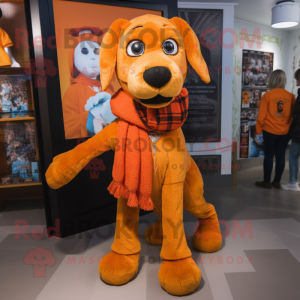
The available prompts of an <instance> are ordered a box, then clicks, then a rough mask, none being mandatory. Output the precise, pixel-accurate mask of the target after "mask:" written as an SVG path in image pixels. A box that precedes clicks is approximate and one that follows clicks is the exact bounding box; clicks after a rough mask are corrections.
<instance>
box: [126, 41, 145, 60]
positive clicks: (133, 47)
mask: <svg viewBox="0 0 300 300" xmlns="http://www.w3.org/2000/svg"><path fill="white" fill-rule="evenodd" d="M144 48H145V47H144V44H143V43H142V42H141V41H139V40H133V41H131V42H130V43H129V44H128V46H127V54H128V55H129V56H140V55H142V54H143V53H144Z"/></svg>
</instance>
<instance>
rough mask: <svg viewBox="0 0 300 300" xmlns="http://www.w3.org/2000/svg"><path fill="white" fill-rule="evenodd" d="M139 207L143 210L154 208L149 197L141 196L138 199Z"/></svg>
mask: <svg viewBox="0 0 300 300" xmlns="http://www.w3.org/2000/svg"><path fill="white" fill-rule="evenodd" d="M139 205H140V208H141V209H143V210H147V211H151V210H153V209H154V204H153V201H152V199H151V197H141V198H140V201H139Z"/></svg>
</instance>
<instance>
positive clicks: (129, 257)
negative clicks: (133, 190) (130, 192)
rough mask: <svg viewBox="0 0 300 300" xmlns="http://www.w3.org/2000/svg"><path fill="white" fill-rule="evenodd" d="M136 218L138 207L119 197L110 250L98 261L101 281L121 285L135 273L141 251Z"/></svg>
mask: <svg viewBox="0 0 300 300" xmlns="http://www.w3.org/2000/svg"><path fill="white" fill-rule="evenodd" d="M138 220H139V208H137V207H129V206H128V205H127V199H124V198H122V197H120V198H119V199H118V208H117V220H116V231H115V239H114V242H113V244H112V246H111V249H112V251H111V252H109V253H108V254H106V255H105V256H104V257H103V258H102V259H101V261H100V263H99V274H100V276H101V278H102V279H103V281H105V282H107V283H109V284H113V285H121V284H125V283H127V282H128V281H130V280H131V279H132V278H133V277H134V276H135V275H136V274H137V271H138V266H139V257H140V251H141V243H140V241H139V238H138Z"/></svg>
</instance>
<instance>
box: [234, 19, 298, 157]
mask: <svg viewBox="0 0 300 300" xmlns="http://www.w3.org/2000/svg"><path fill="white" fill-rule="evenodd" d="M234 29H235V31H236V33H237V35H238V42H237V45H236V46H235V48H234V50H233V68H237V69H236V70H237V72H234V74H233V82H232V89H233V99H232V104H233V105H232V126H233V128H232V135H233V139H237V141H238V142H239V140H240V110H241V85H242V79H241V76H242V74H238V70H239V68H242V50H243V49H251V50H257V51H265V52H273V53H274V70H276V69H282V70H284V71H285V72H286V74H287V81H288V82H287V86H286V89H287V90H288V91H290V92H292V77H293V71H292V69H291V66H292V62H291V59H292V58H291V56H292V54H291V36H292V35H291V33H290V31H284V30H280V29H274V28H272V27H271V26H264V25H260V24H255V23H251V22H247V21H243V20H239V19H235V20H234ZM245 29H246V30H247V32H248V34H249V39H250V40H252V41H254V43H253V44H252V45H251V43H249V42H247V41H244V45H243V39H241V32H242V30H245ZM255 30H256V34H255V35H253V34H254V31H255ZM298 36H300V32H298V35H297V39H298V40H297V41H298V48H299V50H298V57H299V58H298V60H299V59H300V43H299V37H298ZM299 62H300V60H299ZM238 67H239V68H238ZM238 157H239V156H238Z"/></svg>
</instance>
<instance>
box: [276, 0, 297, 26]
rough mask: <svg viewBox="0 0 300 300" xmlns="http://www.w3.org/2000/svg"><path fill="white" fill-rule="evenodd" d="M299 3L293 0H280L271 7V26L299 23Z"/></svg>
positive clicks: (295, 24)
mask: <svg viewBox="0 0 300 300" xmlns="http://www.w3.org/2000/svg"><path fill="white" fill-rule="evenodd" d="M299 17H300V4H299V3H295V2H294V1H281V2H278V3H277V5H276V6H274V7H273V8H272V27H273V28H289V27H294V26H297V25H298V24H299Z"/></svg>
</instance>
